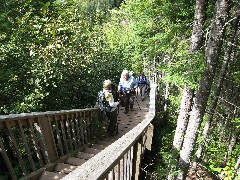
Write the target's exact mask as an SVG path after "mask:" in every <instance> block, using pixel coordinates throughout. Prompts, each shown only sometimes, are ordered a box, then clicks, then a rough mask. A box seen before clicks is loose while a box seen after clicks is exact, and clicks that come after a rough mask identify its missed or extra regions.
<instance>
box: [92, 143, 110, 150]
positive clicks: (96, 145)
mask: <svg viewBox="0 0 240 180" xmlns="http://www.w3.org/2000/svg"><path fill="white" fill-rule="evenodd" d="M105 147H107V146H104V145H102V144H93V145H92V146H91V148H93V149H98V150H103V149H105Z"/></svg>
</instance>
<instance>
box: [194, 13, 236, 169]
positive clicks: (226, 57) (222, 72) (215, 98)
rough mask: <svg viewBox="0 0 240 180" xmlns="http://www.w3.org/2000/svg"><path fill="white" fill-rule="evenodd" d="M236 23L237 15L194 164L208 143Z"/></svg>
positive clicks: (233, 39) (234, 35) (229, 57)
mask: <svg viewBox="0 0 240 180" xmlns="http://www.w3.org/2000/svg"><path fill="white" fill-rule="evenodd" d="M238 21H239V13H237V14H236V16H235V19H234V21H233V23H232V32H231V34H230V40H229V42H230V43H229V46H228V48H227V51H226V53H225V56H224V61H223V64H222V68H221V71H220V74H219V79H218V82H217V88H216V90H215V92H214V95H213V102H212V104H211V107H210V110H209V113H208V119H207V121H206V123H205V126H204V130H203V138H202V141H203V143H199V147H198V150H197V153H196V159H195V161H196V162H198V160H199V159H200V158H201V155H202V151H203V146H204V145H205V144H208V142H207V136H208V131H209V127H210V126H211V125H212V121H213V115H214V112H215V109H216V107H217V103H218V97H219V95H220V92H221V89H222V86H223V81H224V78H225V74H226V71H227V67H228V63H229V61H230V59H231V54H232V49H233V44H234V41H235V38H236V33H237V29H238ZM194 166H196V163H194Z"/></svg>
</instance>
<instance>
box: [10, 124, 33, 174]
mask: <svg viewBox="0 0 240 180" xmlns="http://www.w3.org/2000/svg"><path fill="white" fill-rule="evenodd" d="M6 126H7V129H8V133H9V136H10V139H11V141H12V147H13V149H14V152H15V153H16V156H17V159H18V162H19V165H20V167H21V169H22V172H23V174H24V175H27V174H28V172H27V170H26V167H25V164H24V162H23V159H22V156H21V153H20V151H19V146H18V144H17V141H16V138H15V136H14V134H13V132H12V128H11V127H10V125H9V124H8V122H6Z"/></svg>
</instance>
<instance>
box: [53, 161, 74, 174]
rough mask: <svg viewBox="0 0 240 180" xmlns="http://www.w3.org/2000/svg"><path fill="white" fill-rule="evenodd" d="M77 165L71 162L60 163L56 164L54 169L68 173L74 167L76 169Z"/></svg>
mask: <svg viewBox="0 0 240 180" xmlns="http://www.w3.org/2000/svg"><path fill="white" fill-rule="evenodd" d="M76 167H77V166H73V165H71V164H65V163H58V164H57V165H56V167H55V168H54V171H55V172H60V173H65V174H68V173H70V172H72V171H73V170H74V169H76Z"/></svg>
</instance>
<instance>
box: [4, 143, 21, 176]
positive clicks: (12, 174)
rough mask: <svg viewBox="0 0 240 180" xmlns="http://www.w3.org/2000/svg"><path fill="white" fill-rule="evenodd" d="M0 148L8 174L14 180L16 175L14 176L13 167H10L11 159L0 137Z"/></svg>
mask: <svg viewBox="0 0 240 180" xmlns="http://www.w3.org/2000/svg"><path fill="white" fill-rule="evenodd" d="M0 148H1V151H0V153H1V154H2V157H3V159H4V161H5V163H6V165H7V168H8V171H9V174H10V176H11V177H12V179H13V180H16V179H17V176H16V174H15V171H14V169H13V167H12V164H11V161H10V160H9V158H8V155H7V152H6V149H5V147H4V145H3V142H2V139H1V138H0Z"/></svg>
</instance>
